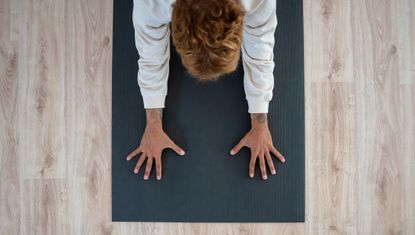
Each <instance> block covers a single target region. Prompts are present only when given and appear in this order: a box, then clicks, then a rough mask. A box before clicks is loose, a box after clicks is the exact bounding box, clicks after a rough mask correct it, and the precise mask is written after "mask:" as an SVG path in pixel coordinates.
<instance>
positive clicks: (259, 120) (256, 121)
mask: <svg viewBox="0 0 415 235" xmlns="http://www.w3.org/2000/svg"><path fill="white" fill-rule="evenodd" d="M251 126H252V127H268V115H267V113H251Z"/></svg>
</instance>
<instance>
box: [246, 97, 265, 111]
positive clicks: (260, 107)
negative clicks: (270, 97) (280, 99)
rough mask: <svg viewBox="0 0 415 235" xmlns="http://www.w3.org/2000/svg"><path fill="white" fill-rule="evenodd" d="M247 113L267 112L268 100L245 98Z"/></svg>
mask: <svg viewBox="0 0 415 235" xmlns="http://www.w3.org/2000/svg"><path fill="white" fill-rule="evenodd" d="M247 101H248V113H268V105H269V101H263V100H247Z"/></svg>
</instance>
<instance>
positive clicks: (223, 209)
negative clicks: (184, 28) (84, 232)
mask: <svg viewBox="0 0 415 235" xmlns="http://www.w3.org/2000/svg"><path fill="white" fill-rule="evenodd" d="M132 7H133V1H132V0H128V1H125V0H114V35H113V40H114V41H113V82H112V83H113V84H112V89H113V92H112V219H113V221H159V222H163V221H165V222H302V221H304V180H305V178H304V58H303V57H304V56H303V15H302V1H301V0H278V1H277V18H278V27H277V31H276V33H275V39H276V41H275V48H274V59H275V70H274V74H275V87H274V97H273V100H272V101H271V103H270V107H269V115H268V116H269V117H268V120H269V127H270V131H271V133H272V136H273V141H274V144H275V147H276V148H277V149H278V150H279V151H280V152H281V153H282V154H283V155H284V156H285V158H286V160H287V162H286V163H285V164H283V165H281V164H280V163H278V162H277V161H276V158H273V160H274V164H276V167H277V174H276V175H275V176H269V177H268V180H267V181H263V180H261V179H260V177H259V176H260V174H259V173H260V171H259V167H258V163H257V167H256V172H255V178H254V179H251V178H249V177H248V165H249V157H250V150H249V149H248V148H243V149H242V150H241V151H240V152H239V153H238V155H237V156H236V157H231V156H230V155H229V151H230V149H231V148H232V147H233V146H235V145H236V144H237V143H238V142H239V140H240V139H241V138H242V137H243V136H244V135H245V133H246V132H247V131H248V130H249V128H250V117H249V114H248V112H247V110H248V106H247V102H246V100H245V94H244V89H243V80H242V79H243V68H242V64H240V66H239V69H238V70H237V71H236V72H234V73H233V74H231V75H229V76H227V77H225V78H223V79H222V80H220V81H219V82H217V83H215V84H199V83H197V82H196V81H195V80H194V79H193V78H191V77H190V76H189V75H187V74H186V72H185V70H184V68H183V66H182V65H181V63H180V59H179V56H178V55H177V53H176V52H175V49H174V47H173V44H171V45H172V48H171V60H170V77H169V84H168V96H167V99H166V108H165V109H164V117H163V127H164V130H165V131H166V133H167V134H168V135H169V136H170V138H171V139H172V140H173V141H175V142H176V143H177V144H178V145H179V146H181V147H182V148H183V149H184V150H185V151H186V156H185V157H179V156H178V155H176V154H175V153H174V152H173V151H172V150H170V149H167V150H164V151H163V179H162V180H161V181H157V180H156V179H155V171H154V169H153V171H152V174H151V177H150V179H149V180H148V181H144V180H143V172H142V171H141V172H140V173H139V174H138V175H134V174H133V169H134V166H135V163H136V161H137V159H138V158H135V159H134V160H132V161H131V162H127V161H126V160H125V158H126V156H127V154H128V153H129V152H130V151H132V150H133V149H134V148H135V147H137V146H138V144H139V141H140V140H141V136H142V134H143V132H144V128H145V111H144V109H143V102H142V98H141V94H140V91H139V87H138V85H137V80H136V76H137V69H138V68H137V60H138V54H137V51H136V49H135V45H134V28H133V25H132V20H131V13H132Z"/></svg>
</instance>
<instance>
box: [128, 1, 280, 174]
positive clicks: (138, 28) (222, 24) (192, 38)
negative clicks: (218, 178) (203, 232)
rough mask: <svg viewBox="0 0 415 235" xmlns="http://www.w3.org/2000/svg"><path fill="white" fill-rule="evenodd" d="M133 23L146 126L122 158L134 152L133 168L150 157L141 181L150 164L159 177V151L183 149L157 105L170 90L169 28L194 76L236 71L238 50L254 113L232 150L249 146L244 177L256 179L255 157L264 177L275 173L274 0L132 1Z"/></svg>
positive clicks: (213, 77)
mask: <svg viewBox="0 0 415 235" xmlns="http://www.w3.org/2000/svg"><path fill="white" fill-rule="evenodd" d="M132 17H133V23H134V29H135V44H136V47H137V51H138V53H139V55H140V59H139V60H138V65H139V71H138V76H137V80H138V84H139V87H140V91H141V94H142V97H143V103H144V108H145V110H146V120H147V121H146V123H147V124H146V128H145V131H144V134H143V137H142V139H141V143H140V146H139V147H138V148H136V149H135V150H134V151H133V152H131V153H130V154H129V155H128V156H127V161H130V160H131V159H132V158H134V157H135V156H136V155H138V154H139V153H142V154H141V157H140V158H139V159H138V162H137V164H136V167H135V169H134V173H135V174H137V173H138V172H139V170H140V168H141V166H142V165H143V163H144V161H145V160H146V159H147V164H146V169H145V173H144V179H145V180H147V179H148V178H149V176H150V172H151V168H152V165H153V162H155V166H156V175H157V179H158V180H160V179H161V175H162V163H161V154H162V151H163V149H165V148H171V149H173V150H174V151H175V152H176V153H177V154H180V155H184V154H185V153H184V150H183V149H182V148H180V147H179V146H177V145H176V144H175V143H174V142H173V141H172V140H171V139H170V138H169V137H168V136H167V134H166V133H165V132H164V131H163V128H162V109H163V108H164V103H165V98H166V95H167V80H168V75H169V59H170V25H169V23H170V22H171V34H172V38H173V43H174V45H175V47H176V50H177V52H178V53H179V55H180V57H181V61H182V63H183V65H184V67H185V68H186V69H187V71H188V72H189V73H190V74H191V75H193V76H194V77H195V78H196V79H198V80H199V81H216V80H218V79H219V78H220V77H221V75H224V74H227V73H231V72H233V71H234V70H235V69H236V68H237V65H238V61H239V59H240V54H241V52H242V62H243V68H244V74H245V75H244V89H245V94H246V99H247V102H248V112H249V113H250V114H251V130H250V131H249V132H248V133H247V134H246V135H245V136H244V137H243V138H242V139H241V140H240V142H239V143H238V144H237V145H236V146H235V147H234V148H233V149H232V150H231V152H230V154H231V155H235V154H236V153H237V152H239V150H240V149H241V148H242V147H244V146H246V147H249V148H250V150H251V161H250V165H249V176H250V177H251V178H252V177H254V168H255V163H256V161H257V160H258V159H259V165H260V169H261V175H262V179H264V180H266V179H267V170H266V163H268V166H269V168H270V171H271V174H275V173H276V170H275V167H274V164H273V161H272V155H274V156H275V157H277V158H278V159H279V160H280V161H281V162H285V159H284V157H283V156H282V155H281V154H280V153H279V152H278V151H277V150H276V149H275V147H274V146H273V143H272V137H271V134H270V132H269V128H268V122H267V113H268V104H269V102H270V101H271V99H272V95H273V93H272V90H273V87H274V76H273V69H274V61H273V58H274V55H273V47H274V33H275V29H276V26H277V17H276V0H176V1H175V0H134V8H133V15H132Z"/></svg>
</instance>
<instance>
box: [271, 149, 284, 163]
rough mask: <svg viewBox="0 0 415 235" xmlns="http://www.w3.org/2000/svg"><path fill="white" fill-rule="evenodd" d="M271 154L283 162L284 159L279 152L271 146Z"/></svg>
mask: <svg viewBox="0 0 415 235" xmlns="http://www.w3.org/2000/svg"><path fill="white" fill-rule="evenodd" d="M271 152H272V153H273V154H274V155H275V156H276V157H277V158H278V159H279V160H280V161H281V162H285V158H284V157H283V156H282V154H281V153H280V152H278V150H277V149H275V148H274V146H271Z"/></svg>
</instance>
